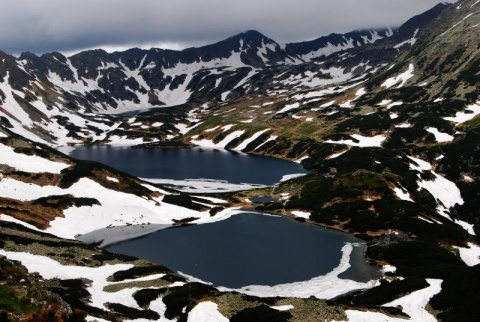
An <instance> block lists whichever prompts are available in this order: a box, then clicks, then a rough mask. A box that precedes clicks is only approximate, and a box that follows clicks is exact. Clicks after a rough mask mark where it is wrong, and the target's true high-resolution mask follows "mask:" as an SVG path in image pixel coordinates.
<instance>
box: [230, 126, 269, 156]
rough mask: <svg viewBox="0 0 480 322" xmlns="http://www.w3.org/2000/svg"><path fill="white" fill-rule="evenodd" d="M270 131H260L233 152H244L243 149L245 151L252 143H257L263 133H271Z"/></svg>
mask: <svg viewBox="0 0 480 322" xmlns="http://www.w3.org/2000/svg"><path fill="white" fill-rule="evenodd" d="M269 130H270V129H265V130H262V131H258V132H257V133H255V134H254V135H252V136H251V137H250V138H248V139H246V140H244V141H243V142H242V143H240V144H239V145H238V146H237V147H236V148H234V149H233V150H235V151H242V150H243V149H245V148H246V147H247V146H248V145H249V144H250V143H252V142H253V141H255V140H256V139H258V138H259V137H260V136H261V135H262V134H263V133H265V132H267V131H269Z"/></svg>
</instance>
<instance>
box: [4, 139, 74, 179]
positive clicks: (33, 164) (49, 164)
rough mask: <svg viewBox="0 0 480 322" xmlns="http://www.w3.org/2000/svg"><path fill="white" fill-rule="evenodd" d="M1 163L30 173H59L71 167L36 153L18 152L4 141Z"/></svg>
mask: <svg viewBox="0 0 480 322" xmlns="http://www.w3.org/2000/svg"><path fill="white" fill-rule="evenodd" d="M0 164H4V165H7V166H9V167H12V168H14V169H15V170H18V171H24V172H30V173H42V172H48V173H56V174H58V173H60V172H61V171H62V170H63V169H65V168H68V167H69V165H68V164H66V163H61V162H54V161H50V160H47V159H44V158H41V157H38V156H36V155H25V154H23V153H17V152H15V151H14V150H13V148H11V147H9V146H6V145H4V144H2V143H0Z"/></svg>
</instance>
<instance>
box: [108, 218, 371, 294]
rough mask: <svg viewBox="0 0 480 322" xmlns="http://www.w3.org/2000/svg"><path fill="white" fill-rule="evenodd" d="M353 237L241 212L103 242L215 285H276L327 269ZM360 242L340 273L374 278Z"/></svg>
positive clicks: (340, 255)
mask: <svg viewBox="0 0 480 322" xmlns="http://www.w3.org/2000/svg"><path fill="white" fill-rule="evenodd" d="M347 242H348V243H358V242H360V240H358V239H357V238H355V237H353V236H351V235H348V234H344V233H341V232H336V231H333V230H329V229H324V228H320V227H316V226H313V225H311V224H306V223H301V222H297V221H295V220H293V219H289V218H282V217H272V216H264V215H260V214H255V213H244V214H240V215H236V216H233V217H231V218H229V219H227V220H224V221H220V222H216V223H211V224H204V225H195V226H187V227H177V228H169V229H164V230H160V231H157V232H155V233H152V234H150V235H147V236H144V237H140V238H137V239H133V240H128V241H124V242H121V243H118V244H114V245H110V246H107V247H106V248H107V249H108V250H110V251H113V252H116V253H121V254H126V255H132V256H137V257H140V258H144V259H147V260H149V261H152V262H154V263H158V264H162V265H165V266H167V267H169V268H170V269H173V270H176V271H181V272H183V273H185V274H188V275H192V276H195V277H197V278H200V279H202V280H204V281H208V282H212V283H213V284H214V285H216V286H226V287H231V288H238V287H242V286H247V285H276V284H283V283H291V282H296V281H304V280H308V279H310V278H313V277H317V276H320V275H325V274H327V273H329V272H331V271H332V270H333V269H334V268H335V267H337V266H338V265H339V263H340V259H341V257H342V252H341V249H342V247H343V246H344V245H345V243H347ZM364 250H365V248H364V247H363V248H362V247H354V252H353V254H352V257H351V263H352V264H353V265H352V266H353V267H352V268H350V269H349V270H348V271H347V272H345V273H344V274H342V275H340V277H343V278H349V279H353V280H357V281H360V282H366V281H368V280H371V279H373V278H374V275H375V270H374V269H373V268H372V267H370V266H369V265H367V264H366V263H365V260H364V257H363V256H362V255H363V251H364Z"/></svg>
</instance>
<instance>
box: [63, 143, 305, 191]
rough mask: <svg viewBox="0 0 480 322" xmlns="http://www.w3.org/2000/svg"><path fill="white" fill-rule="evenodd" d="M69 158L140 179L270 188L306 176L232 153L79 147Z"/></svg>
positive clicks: (283, 164)
mask: <svg viewBox="0 0 480 322" xmlns="http://www.w3.org/2000/svg"><path fill="white" fill-rule="evenodd" d="M70 155H71V156H72V157H74V158H77V159H83V160H94V161H99V162H102V163H104V164H107V165H110V166H112V167H114V168H117V169H119V170H122V171H124V172H127V173H130V174H132V175H135V176H137V177H140V178H161V179H173V180H184V179H213V180H225V181H228V182H230V183H235V184H239V183H253V184H262V185H273V184H275V183H278V182H279V181H280V179H282V177H283V176H284V175H288V174H294V173H306V172H307V171H306V170H305V169H303V167H302V166H301V165H300V164H297V163H294V162H289V161H285V160H279V159H274V158H265V157H258V156H252V155H247V154H240V153H235V152H226V151H215V150H202V149H200V148H184V149H160V148H159V149H142V148H130V147H119V146H95V145H93V146H81V147H78V148H76V149H75V150H73V152H71V153H70Z"/></svg>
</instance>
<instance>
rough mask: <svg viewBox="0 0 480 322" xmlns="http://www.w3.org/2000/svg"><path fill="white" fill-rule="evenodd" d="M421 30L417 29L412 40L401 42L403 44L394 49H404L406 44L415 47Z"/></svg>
mask: <svg viewBox="0 0 480 322" xmlns="http://www.w3.org/2000/svg"><path fill="white" fill-rule="evenodd" d="M419 30H420V29H416V30H415V31H414V32H413V36H412V38H410V39H408V40H405V41H404V42H401V43H399V44H397V45H395V46H394V48H400V47H402V46H403V45H406V44H409V45H410V46H413V45H415V43H416V42H417V40H418V39H417V38H416V37H417V34H418V31H419Z"/></svg>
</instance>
